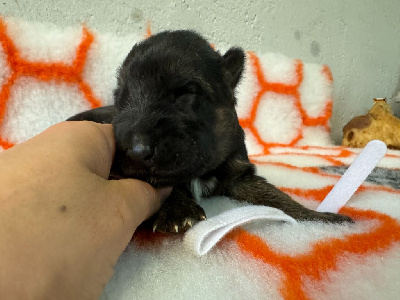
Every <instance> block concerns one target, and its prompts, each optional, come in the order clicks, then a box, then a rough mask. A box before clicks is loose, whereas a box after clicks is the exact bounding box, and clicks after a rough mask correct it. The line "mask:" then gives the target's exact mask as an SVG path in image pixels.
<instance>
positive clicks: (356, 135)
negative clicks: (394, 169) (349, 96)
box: [342, 98, 400, 149]
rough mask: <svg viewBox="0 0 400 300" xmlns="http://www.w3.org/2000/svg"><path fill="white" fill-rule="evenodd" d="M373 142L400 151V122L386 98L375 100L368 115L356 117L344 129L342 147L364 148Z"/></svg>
mask: <svg viewBox="0 0 400 300" xmlns="http://www.w3.org/2000/svg"><path fill="white" fill-rule="evenodd" d="M372 140H381V141H383V142H384V143H385V144H386V145H387V146H388V148H391V149H400V120H399V119H398V118H396V117H395V116H394V115H393V112H392V110H391V108H390V106H389V105H388V104H387V103H386V99H385V98H374V105H373V106H372V108H371V109H370V110H369V112H368V114H366V115H364V116H358V117H355V118H354V119H352V120H351V121H350V122H349V123H347V125H346V126H344V128H343V139H342V146H346V147H354V148H363V147H365V145H366V144H367V143H368V142H369V141H372Z"/></svg>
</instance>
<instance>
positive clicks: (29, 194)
mask: <svg viewBox="0 0 400 300" xmlns="http://www.w3.org/2000/svg"><path fill="white" fill-rule="evenodd" d="M114 151H115V149H114V135H113V131H112V127H111V125H100V124H95V123H92V122H63V123H60V124H57V125H55V126H53V127H50V128H49V129H47V130H45V131H44V132H43V133H41V134H39V135H38V136H36V137H34V138H32V139H30V140H28V141H26V142H24V143H21V144H19V145H16V146H14V147H13V148H11V149H9V150H6V151H3V152H1V153H0V298H2V299H3V298H4V299H96V298H98V297H99V296H100V294H101V292H102V290H103V288H104V287H105V285H106V283H107V282H108V280H109V279H110V278H111V276H112V274H113V268H114V266H115V264H116V262H117V259H118V257H119V256H120V254H121V253H122V252H123V251H124V249H125V248H126V246H127V244H128V243H129V241H130V239H131V237H132V234H133V233H134V231H135V229H136V227H137V226H139V224H140V223H141V222H142V221H144V220H145V219H147V218H148V217H150V216H151V215H152V214H154V213H155V212H156V211H157V210H158V209H159V207H160V206H161V204H162V200H163V199H165V198H166V197H167V196H168V194H169V193H170V191H171V189H169V188H166V189H162V190H156V189H154V188H152V187H151V186H150V185H148V184H147V183H144V182H141V181H138V180H133V179H124V180H107V178H108V175H109V172H110V167H111V163H112V159H113V155H114Z"/></svg>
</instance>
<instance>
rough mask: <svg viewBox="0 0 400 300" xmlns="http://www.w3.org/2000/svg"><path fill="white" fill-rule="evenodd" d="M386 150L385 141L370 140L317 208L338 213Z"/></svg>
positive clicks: (321, 210)
mask: <svg viewBox="0 0 400 300" xmlns="http://www.w3.org/2000/svg"><path fill="white" fill-rule="evenodd" d="M386 151H387V147H386V145H385V143H384V142H382V141H378V140H374V141H371V142H369V143H368V144H367V145H366V146H365V148H364V149H363V150H362V151H361V153H360V154H359V155H358V156H357V157H356V159H355V160H354V161H353V163H352V164H351V165H350V167H349V168H348V169H347V170H346V172H345V173H344V174H343V176H342V177H341V178H340V179H339V181H338V182H337V183H336V184H335V186H334V187H333V188H332V190H331V191H330V192H329V194H328V195H327V196H326V197H325V199H324V201H322V203H321V204H320V205H319V206H318V208H317V209H316V210H317V211H319V212H332V213H337V212H338V211H339V210H340V209H341V208H342V206H344V205H345V204H346V202H347V201H348V200H349V199H350V198H351V196H352V195H353V194H354V193H355V192H356V191H357V189H358V188H359V187H360V185H361V184H362V183H363V182H364V180H365V179H366V178H367V177H368V175H369V174H370V173H371V172H372V170H373V169H374V168H375V166H376V165H377V164H378V163H379V161H380V160H381V159H382V158H383V157H384V156H385V154H386Z"/></svg>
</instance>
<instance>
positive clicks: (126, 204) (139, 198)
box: [109, 179, 172, 233]
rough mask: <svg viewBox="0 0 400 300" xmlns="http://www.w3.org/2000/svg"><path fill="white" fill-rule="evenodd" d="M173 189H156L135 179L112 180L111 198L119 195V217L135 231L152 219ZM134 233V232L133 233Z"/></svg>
mask: <svg viewBox="0 0 400 300" xmlns="http://www.w3.org/2000/svg"><path fill="white" fill-rule="evenodd" d="M171 191H172V188H163V189H155V188H153V187H152V186H151V185H149V184H148V183H146V182H143V181H140V180H135V179H122V180H110V181H109V192H110V193H112V195H114V196H111V197H115V195H118V198H119V199H118V200H117V201H118V202H119V215H120V216H121V218H123V223H124V224H127V226H129V228H131V229H132V230H134V229H135V228H136V227H137V226H139V225H140V223H142V222H143V221H144V220H146V219H148V218H149V217H151V216H152V215H153V214H154V213H155V212H156V211H157V210H158V209H159V208H160V207H161V205H162V203H163V201H164V200H165V199H166V198H167V197H168V196H169V194H170V193H171ZM132 233H133V231H132Z"/></svg>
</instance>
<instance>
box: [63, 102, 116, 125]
mask: <svg viewBox="0 0 400 300" xmlns="http://www.w3.org/2000/svg"><path fill="white" fill-rule="evenodd" d="M114 117H115V108H114V105H109V106H104V107H99V108H95V109H91V110H87V111H84V112H81V113H79V114H77V115H75V116H72V117H70V118H68V120H67V121H92V122H95V123H102V124H111V122H112V120H113V119H114Z"/></svg>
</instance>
